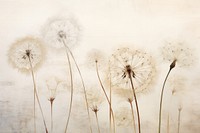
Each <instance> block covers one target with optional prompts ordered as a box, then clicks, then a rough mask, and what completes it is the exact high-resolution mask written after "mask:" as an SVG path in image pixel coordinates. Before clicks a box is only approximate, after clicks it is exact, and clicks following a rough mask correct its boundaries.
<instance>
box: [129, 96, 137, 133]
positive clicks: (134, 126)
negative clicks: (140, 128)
mask: <svg viewBox="0 0 200 133" xmlns="http://www.w3.org/2000/svg"><path fill="white" fill-rule="evenodd" d="M128 102H129V104H130V106H131V113H132V119H133V129H134V132H135V133H136V125H135V117H134V111H133V105H132V101H131V100H128Z"/></svg>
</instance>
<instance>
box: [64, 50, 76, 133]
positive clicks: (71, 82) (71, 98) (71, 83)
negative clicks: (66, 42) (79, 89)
mask: <svg viewBox="0 0 200 133" xmlns="http://www.w3.org/2000/svg"><path fill="white" fill-rule="evenodd" d="M66 55H67V60H68V65H69V71H70V86H71V96H70V105H69V113H68V118H67V123H66V126H65V133H66V132H67V128H68V125H69V120H70V116H71V111H72V103H73V93H74V91H73V90H74V85H73V76H72V68H71V62H70V58H69V54H68V51H66Z"/></svg>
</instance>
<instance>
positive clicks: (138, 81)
mask: <svg viewBox="0 0 200 133" xmlns="http://www.w3.org/2000/svg"><path fill="white" fill-rule="evenodd" d="M110 61H111V76H112V84H113V86H117V87H120V88H132V91H133V97H134V101H135V104H136V111H137V116H138V128H139V132H141V129H140V115H139V107H138V103H137V97H136V91H139V90H140V91H141V90H144V89H146V88H147V86H148V85H149V84H150V83H151V81H152V80H153V77H154V72H155V68H154V64H153V59H152V57H151V56H149V55H148V54H147V53H144V52H142V51H139V50H130V49H129V48H121V49H118V50H117V51H116V52H115V53H114V54H113V55H112V57H111V60H110Z"/></svg>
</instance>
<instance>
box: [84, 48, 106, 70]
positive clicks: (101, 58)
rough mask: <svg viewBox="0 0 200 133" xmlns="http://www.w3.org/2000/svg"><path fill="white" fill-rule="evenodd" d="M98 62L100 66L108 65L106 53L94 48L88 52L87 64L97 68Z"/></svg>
mask: <svg viewBox="0 0 200 133" xmlns="http://www.w3.org/2000/svg"><path fill="white" fill-rule="evenodd" d="M96 63H98V67H99V68H102V67H105V66H106V57H105V53H103V52H102V51H100V50H97V49H92V50H90V51H89V53H88V54H87V61H86V64H87V66H88V67H89V68H95V66H96Z"/></svg>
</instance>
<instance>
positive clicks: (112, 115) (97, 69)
mask: <svg viewBox="0 0 200 133" xmlns="http://www.w3.org/2000/svg"><path fill="white" fill-rule="evenodd" d="M94 62H95V66H96V74H97V78H98V81H99V84H100V86H101V89H102V90H103V93H104V95H105V97H106V100H107V102H108V104H109V112H110V115H109V116H110V119H111V117H112V121H113V128H114V133H115V120H114V113H113V110H112V106H111V96H110V99H109V97H108V95H107V93H106V90H105V87H104V85H103V82H102V80H101V77H100V74H99V65H98V63H99V62H98V61H95V60H94ZM110 95H111V92H110ZM110 129H111V120H110Z"/></svg>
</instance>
